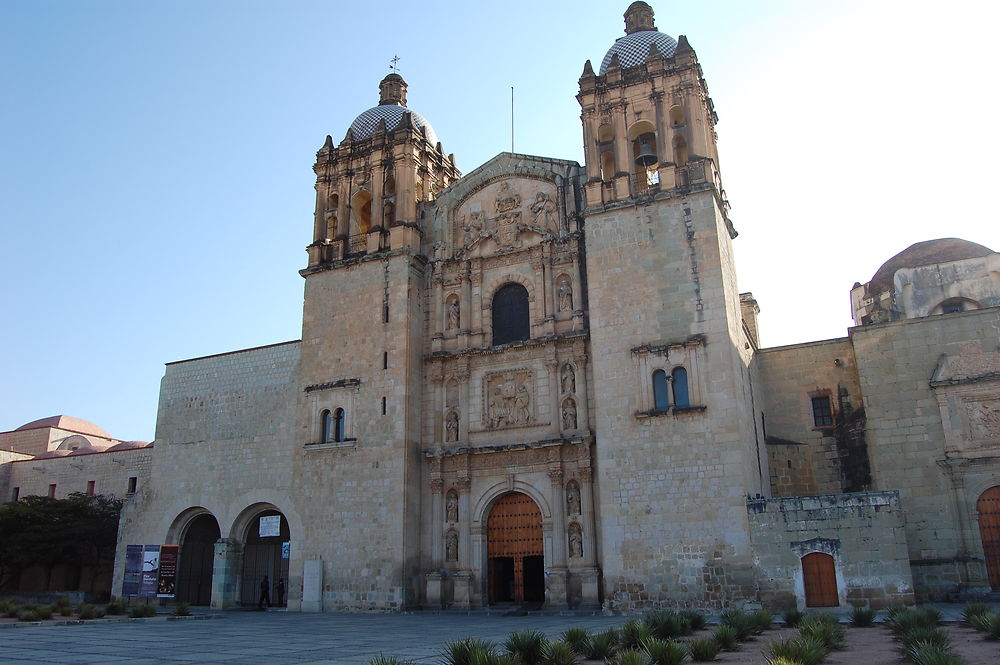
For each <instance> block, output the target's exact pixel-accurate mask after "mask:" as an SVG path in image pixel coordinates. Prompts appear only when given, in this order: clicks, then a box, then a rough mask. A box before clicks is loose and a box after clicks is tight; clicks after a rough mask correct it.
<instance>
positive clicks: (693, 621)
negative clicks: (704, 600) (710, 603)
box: [681, 610, 705, 631]
mask: <svg viewBox="0 0 1000 665" xmlns="http://www.w3.org/2000/svg"><path fill="white" fill-rule="evenodd" d="M681 616H682V617H684V618H685V619H687V620H688V623H689V624H690V625H691V630H692V631H695V630H703V629H704V628H705V615H704V614H702V613H701V612H698V611H697V610H684V611H682V612H681Z"/></svg>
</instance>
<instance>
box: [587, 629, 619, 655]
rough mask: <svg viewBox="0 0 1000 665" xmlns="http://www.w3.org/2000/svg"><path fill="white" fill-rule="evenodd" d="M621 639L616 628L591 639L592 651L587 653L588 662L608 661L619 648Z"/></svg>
mask: <svg viewBox="0 0 1000 665" xmlns="http://www.w3.org/2000/svg"><path fill="white" fill-rule="evenodd" d="M619 642H620V637H619V634H618V631H617V630H616V629H614V628H608V629H607V630H605V631H603V632H600V633H598V634H596V635H593V636H591V638H590V649H589V651H588V652H587V659H588V660H608V659H609V658H611V655H612V654H614V652H615V650H616V649H617V648H618V643H619Z"/></svg>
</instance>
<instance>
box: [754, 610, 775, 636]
mask: <svg viewBox="0 0 1000 665" xmlns="http://www.w3.org/2000/svg"><path fill="white" fill-rule="evenodd" d="M750 619H751V622H752V623H753V634H754V635H760V634H761V633H763V632H764V631H765V630H767V629H769V628H770V627H771V624H772V623H774V615H773V614H771V613H770V612H768V611H767V610H757V611H756V612H754V613H753V614H751V615H750Z"/></svg>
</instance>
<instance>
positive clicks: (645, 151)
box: [635, 141, 659, 166]
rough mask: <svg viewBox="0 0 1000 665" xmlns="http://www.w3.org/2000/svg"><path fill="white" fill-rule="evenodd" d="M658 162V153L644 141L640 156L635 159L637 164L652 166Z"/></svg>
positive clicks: (640, 148) (640, 147) (641, 145)
mask: <svg viewBox="0 0 1000 665" xmlns="http://www.w3.org/2000/svg"><path fill="white" fill-rule="evenodd" d="M658 161H659V159H657V157H656V153H655V152H653V148H652V146H650V145H649V143H647V142H645V141H643V142H642V143H641V144H640V145H639V156H638V157H636V158H635V163H636V164H638V165H639V166H652V165H653V164H655V163H656V162H658Z"/></svg>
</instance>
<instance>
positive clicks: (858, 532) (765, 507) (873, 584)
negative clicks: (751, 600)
mask: <svg viewBox="0 0 1000 665" xmlns="http://www.w3.org/2000/svg"><path fill="white" fill-rule="evenodd" d="M747 513H748V515H749V517H750V527H751V533H752V538H753V550H754V556H755V562H756V574H757V583H758V586H759V589H760V601H761V603H762V604H763V605H764V607H767V608H770V609H780V608H787V607H798V608H800V609H804V608H805V607H806V594H805V586H804V582H803V574H802V563H801V560H802V557H803V556H805V555H807V554H810V553H812V552H822V553H824V554H828V555H830V556H832V557H833V560H834V562H835V570H836V576H837V588H838V602H839V604H840V606H841V607H846V606H848V605H853V606H869V607H873V608H882V607H889V606H892V605H902V604H907V603H912V602H913V582H912V578H911V574H910V563H909V556H908V552H907V543H906V525H905V520H904V516H903V511H902V509H901V506H900V501H899V494H898V493H897V492H859V493H852V494H840V495H822V496H813V497H794V498H781V499H752V500H749V501H747Z"/></svg>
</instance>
